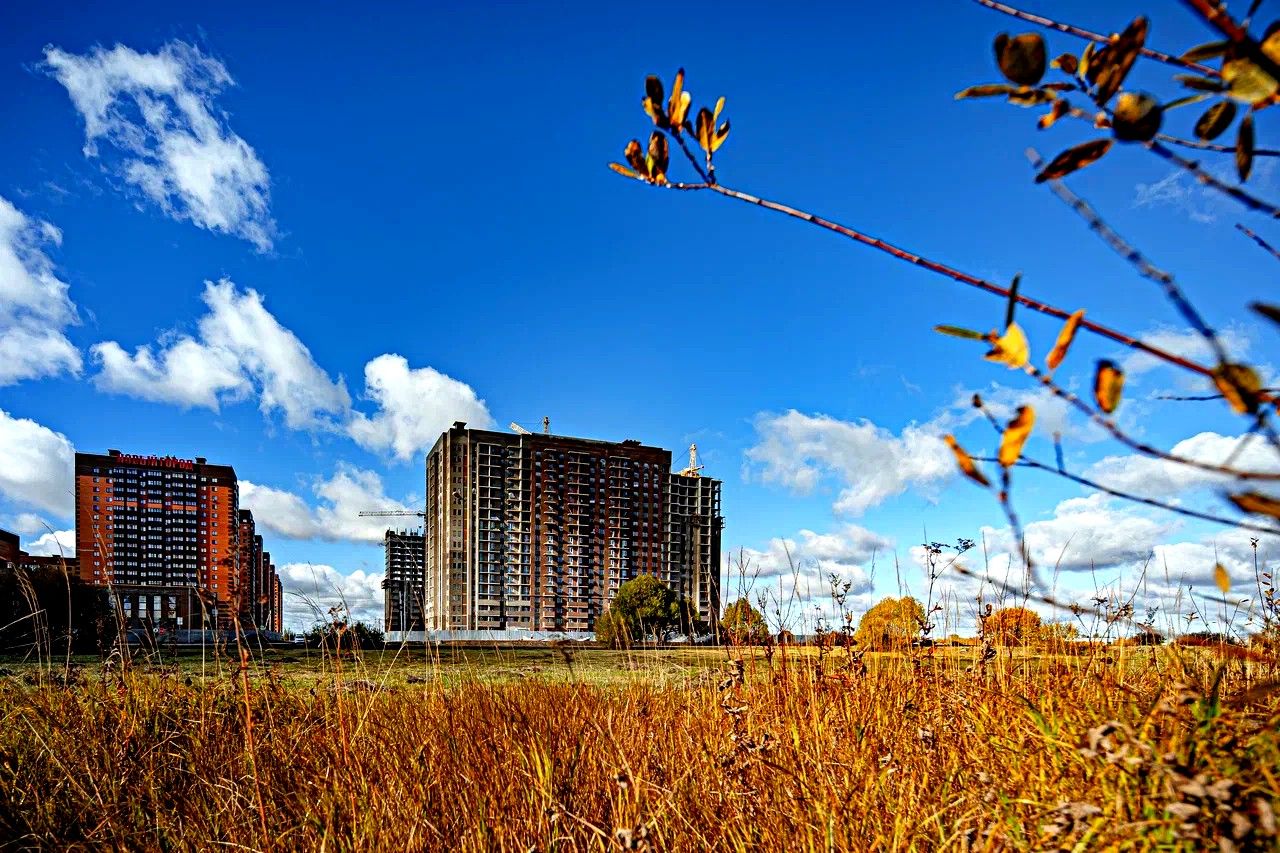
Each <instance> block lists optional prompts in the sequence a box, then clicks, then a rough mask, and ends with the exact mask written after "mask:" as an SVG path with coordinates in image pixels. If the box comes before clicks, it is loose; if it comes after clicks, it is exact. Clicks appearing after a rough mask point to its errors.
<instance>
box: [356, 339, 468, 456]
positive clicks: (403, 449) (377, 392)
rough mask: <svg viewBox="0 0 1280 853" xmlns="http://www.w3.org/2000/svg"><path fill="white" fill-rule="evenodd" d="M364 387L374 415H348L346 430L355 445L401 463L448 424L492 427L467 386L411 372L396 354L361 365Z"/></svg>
mask: <svg viewBox="0 0 1280 853" xmlns="http://www.w3.org/2000/svg"><path fill="white" fill-rule="evenodd" d="M364 384H365V396H367V397H368V398H369V399H370V400H372V401H373V402H374V403H376V404H377V406H378V411H377V413H376V414H374V415H373V416H372V417H370V416H369V415H366V414H364V413H363V412H354V413H353V414H352V419H351V422H350V423H349V424H348V427H347V429H348V432H349V433H350V435H351V437H352V438H353V439H355V441H356V443H357V444H359V445H360V446H361V447H364V448H367V449H369V450H374V451H381V452H390V453H391V454H392V455H394V456H395V458H397V459H399V460H401V461H407V460H409V459H411V458H412V457H413V455H414V454H415V453H418V452H419V451H421V450H423V449H425V448H429V447H431V445H433V444H434V443H435V441H436V439H437V438H438V437H439V436H440V433H442V432H444V431H445V430H446V429H448V428H449V425H450V424H452V423H453V422H454V421H466V422H467V423H468V424H470V425H472V426H474V427H478V428H480V429H487V428H489V427H491V426H492V425H493V418H492V417H490V415H489V409H488V407H486V406H485V404H484V401H483V400H481V399H480V398H479V397H478V396H476V392H475V391H474V390H473V389H472V388H471V386H470V385H467V384H466V383H464V382H459V381H458V380H456V379H453V378H451V377H449V376H446V375H444V374H443V373H440V372H439V371H438V370H435V369H433V368H430V367H420V368H418V369H416V370H415V369H412V368H410V367H409V362H408V361H407V360H406V359H405V358H404V357H403V356H400V355H395V354H387V355H380V356H378V357H377V358H375V359H373V360H372V361H370V362H369V363H368V364H366V365H365V367H364Z"/></svg>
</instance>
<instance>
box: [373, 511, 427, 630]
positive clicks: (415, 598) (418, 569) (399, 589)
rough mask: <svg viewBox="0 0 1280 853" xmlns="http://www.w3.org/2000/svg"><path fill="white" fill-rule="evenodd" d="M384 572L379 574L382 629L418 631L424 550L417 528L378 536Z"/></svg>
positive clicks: (419, 628) (424, 577)
mask: <svg viewBox="0 0 1280 853" xmlns="http://www.w3.org/2000/svg"><path fill="white" fill-rule="evenodd" d="M382 546H383V548H384V549H385V550H386V560H387V564H386V572H385V573H384V574H383V575H382V600H383V611H382V612H383V628H384V630H386V631H388V632H391V631H421V630H422V629H423V623H422V604H423V583H424V581H425V579H426V575H425V571H426V553H425V551H424V537H423V535H422V531H421V530H388V531H387V533H386V535H385V536H384V537H383V539H382Z"/></svg>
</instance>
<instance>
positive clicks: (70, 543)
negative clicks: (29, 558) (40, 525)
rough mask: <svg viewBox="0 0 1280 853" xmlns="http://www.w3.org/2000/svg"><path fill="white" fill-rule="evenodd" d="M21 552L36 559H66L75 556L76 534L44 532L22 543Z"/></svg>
mask: <svg viewBox="0 0 1280 853" xmlns="http://www.w3.org/2000/svg"><path fill="white" fill-rule="evenodd" d="M22 550H24V551H26V552H27V553H28V554H32V555H34V556H37V557H66V558H68V559H70V558H72V557H74V556H75V555H76V532H75V531H74V530H55V531H53V532H52V533H50V532H47V531H46V532H45V533H44V534H43V535H41V536H40V537H39V538H37V539H34V540H32V541H30V542H23V543H22Z"/></svg>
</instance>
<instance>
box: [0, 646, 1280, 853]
mask: <svg viewBox="0 0 1280 853" xmlns="http://www.w3.org/2000/svg"><path fill="white" fill-rule="evenodd" d="M978 655H979V652H978V651H977V650H975V649H963V650H943V649H938V650H936V651H934V652H933V653H929V652H928V651H921V652H919V653H917V654H915V655H914V656H913V655H889V654H886V655H878V656H868V658H867V659H865V660H858V659H856V658H850V657H848V656H847V655H845V653H844V652H843V651H839V650H837V651H835V652H834V653H832V654H830V655H827V656H824V657H820V656H818V655H817V654H816V653H815V652H814V651H813V650H812V649H800V648H792V649H785V650H778V651H777V652H775V653H774V654H773V655H772V656H771V657H769V658H766V657H765V656H764V655H763V654H762V653H761V652H760V651H759V650H698V651H685V652H681V651H660V652H639V653H621V652H607V651H599V650H588V649H573V650H571V651H567V652H565V653H562V652H560V651H559V650H556V649H538V650H532V649H530V650H520V651H500V650H496V649H491V650H470V651H467V652H447V653H444V654H440V655H436V654H429V653H426V652H424V651H423V650H421V649H418V650H416V651H413V650H408V649H406V650H402V651H401V652H399V653H395V652H386V653H369V654H366V655H365V656H364V658H363V660H360V661H354V660H351V659H343V660H334V659H332V658H327V657H320V656H317V653H316V652H314V651H312V652H310V653H307V652H298V653H290V652H285V653H275V652H273V653H268V654H267V655H265V656H262V657H261V658H258V659H253V660H250V661H249V662H248V665H247V666H246V667H244V668H241V667H240V666H239V665H238V661H233V662H232V663H230V664H229V663H228V661H227V660H226V659H220V660H219V659H215V658H212V657H211V656H205V657H203V658H202V657H201V656H198V655H197V656H194V657H193V656H186V657H184V658H182V659H181V660H180V661H177V662H168V663H159V664H155V663H153V664H142V665H137V666H134V667H131V668H129V669H127V670H123V671H121V670H118V669H117V670H116V671H114V672H106V671H104V669H103V667H102V666H101V665H100V664H97V663H93V664H92V665H89V664H85V665H81V666H73V668H72V677H71V680H70V683H69V684H67V683H65V682H66V681H67V679H66V678H65V673H66V670H65V667H64V666H63V665H56V666H54V667H53V668H52V669H49V668H45V669H40V668H36V667H32V666H20V665H15V664H9V665H5V666H4V667H3V669H0V672H3V677H0V847H3V848H5V849H25V848H41V849H74V848H79V849H90V848H92V849H104V848H113V849H129V850H186V849H252V850H352V849H360V850H445V849H448V850H477V851H478V850H508V851H520V853H524V851H530V850H536V851H548V853H549V851H571V850H672V851H684V850H701V849H710V850H744V851H745V850H815V851H819V850H820V851H828V850H872V849H923V850H928V849H967V850H996V849H1026V850H1039V849H1046V848H1048V849H1068V850H1076V849H1079V850H1085V849H1110V848H1115V847H1127V848H1136V849H1187V850H1191V849H1203V848H1206V847H1208V848H1219V849H1223V850H1233V849H1238V850H1248V849H1255V850H1269V849H1275V847H1276V844H1277V835H1276V816H1275V810H1276V808H1277V806H1278V805H1280V802H1278V798H1280V745H1278V743H1277V734H1276V730H1277V724H1278V723H1280V696H1278V694H1277V693H1275V692H1272V691H1270V690H1269V689H1268V687H1267V684H1268V682H1269V681H1271V680H1272V679H1274V678H1275V677H1276V675H1277V673H1276V672H1274V671H1270V670H1269V667H1268V665H1266V664H1262V663H1258V662H1256V661H1250V660H1249V659H1248V658H1247V657H1244V658H1242V657H1241V656H1240V655H1239V654H1236V655H1233V656H1222V655H1221V654H1220V653H1219V652H1216V651H1213V650H1207V649H1193V650H1174V649H1171V648H1155V649H1138V648H1119V649H1110V650H1097V651H1094V652H1091V653H1090V654H1086V655H1077V656H1065V655H1062V656H1054V655H1050V656H1039V655H1034V654H1024V653H1019V654H1005V653H1001V654H999V655H998V656H996V657H995V658H994V659H991V660H989V661H985V662H984V661H980V660H979V659H978Z"/></svg>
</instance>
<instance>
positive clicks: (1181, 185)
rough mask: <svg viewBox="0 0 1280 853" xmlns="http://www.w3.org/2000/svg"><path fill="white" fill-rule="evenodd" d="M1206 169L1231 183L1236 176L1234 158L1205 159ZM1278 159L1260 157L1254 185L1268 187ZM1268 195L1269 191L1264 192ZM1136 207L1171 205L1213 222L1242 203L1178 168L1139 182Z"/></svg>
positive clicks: (1135, 199) (1236, 208) (1264, 194)
mask: <svg viewBox="0 0 1280 853" xmlns="http://www.w3.org/2000/svg"><path fill="white" fill-rule="evenodd" d="M1204 165H1205V170H1206V171H1208V172H1210V173H1211V174H1213V175H1214V176H1215V177H1217V178H1218V179H1219V180H1220V181H1222V182H1223V183H1227V184H1231V183H1234V182H1235V180H1236V172H1235V169H1234V168H1233V167H1232V166H1231V165H1230V161H1229V160H1228V161H1226V162H1213V163H1205V164H1204ZM1273 170H1274V163H1272V162H1271V159H1270V158H1267V157H1263V158H1259V161H1258V163H1257V164H1256V168H1255V169H1254V175H1253V185H1254V186H1255V187H1256V186H1258V185H1259V184H1261V185H1263V186H1264V187H1266V186H1267V185H1268V184H1270V179H1271V174H1272V172H1273ZM1262 194H1263V196H1266V195H1268V193H1267V192H1265V191H1264V192H1263V193H1262ZM1133 204H1134V207H1158V206H1161V205H1168V206H1170V207H1174V208H1177V209H1179V210H1181V211H1182V212H1183V213H1185V214H1186V215H1187V216H1188V217H1190V219H1191V220H1192V221H1194V222H1201V223H1210V222H1215V221H1217V219H1218V217H1219V216H1223V215H1232V216H1235V215H1238V211H1239V210H1240V207H1239V204H1238V203H1237V202H1235V201H1234V200H1232V199H1230V198H1227V196H1226V195H1224V194H1223V193H1221V192H1219V191H1218V190H1215V189H1213V188H1212V187H1209V186H1206V185H1205V184H1202V183H1201V182H1200V181H1198V180H1197V179H1196V177H1195V176H1194V175H1192V174H1191V173H1189V172H1187V171H1186V170H1185V169H1174V170H1173V171H1171V172H1169V174H1167V175H1165V176H1164V177H1163V178H1161V179H1160V180H1158V181H1155V182H1153V183H1150V184H1144V183H1139V184H1137V185H1135V187H1134V200H1133Z"/></svg>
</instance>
